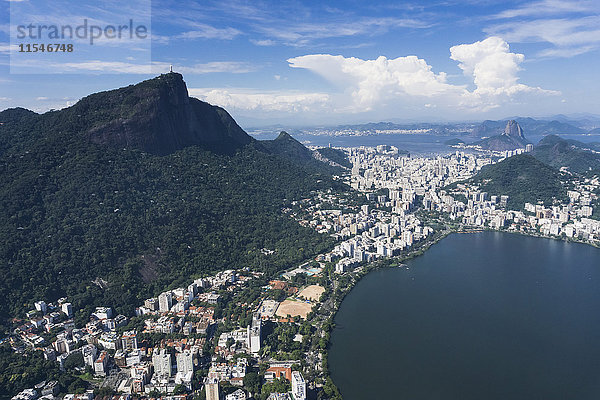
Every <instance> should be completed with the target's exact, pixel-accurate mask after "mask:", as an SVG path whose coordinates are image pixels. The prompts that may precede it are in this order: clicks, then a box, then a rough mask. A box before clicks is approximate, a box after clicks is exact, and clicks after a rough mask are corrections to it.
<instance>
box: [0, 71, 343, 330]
mask: <svg viewBox="0 0 600 400" xmlns="http://www.w3.org/2000/svg"><path fill="white" fill-rule="evenodd" d="M154 83H156V82H154ZM154 83H153V84H154ZM145 84H146V85H147V83H145ZM158 84H160V82H159V83H158ZM124 90H125V93H129V92H131V91H132V89H131V87H130V88H125V89H124ZM159 92H161V90H159ZM117 95H118V93H112V94H111V98H118V96H117ZM167 95H168V91H167ZM89 98H92V99H94V97H92V96H90V97H89ZM89 98H88V100H86V101H87V102H88V103H89V101H90V100H89ZM98 98H99V99H104V98H105V96H99V97H98ZM124 98H129V97H127V96H125V97H124ZM168 100H169V99H166V102H167V103H168ZM162 102H165V100H164V99H163V100H160V101H157V102H156V103H157V104H160V103H162ZM105 107H121V105H120V104H107V103H104V102H100V103H98V104H96V105H94V104H86V109H87V110H90V111H89V112H94V111H93V110H98V111H97V112H96V117H95V118H94V123H93V125H94V126H96V127H98V126H107V125H108V126H113V125H114V124H113V123H112V122H111V120H110V119H111V118H113V116H114V115H115V113H114V112H110V111H102V112H101V109H102V108H105ZM80 109H81V108H78V106H77V105H75V106H73V108H71V109H66V110H63V111H58V112H51V113H47V114H44V115H37V114H34V113H30V112H27V111H25V110H8V111H4V112H3V113H0V122H3V124H2V125H0V152H1V154H0V183H1V186H0V210H1V211H0V243H2V246H0V266H1V268H2V275H3V280H2V282H1V283H0V309H1V317H2V319H3V320H4V321H5V320H6V318H7V317H9V316H15V315H22V313H23V312H24V311H26V310H28V309H31V307H32V304H33V302H34V301H37V300H40V299H46V300H54V299H56V298H58V297H61V296H63V295H67V296H69V298H70V299H71V301H72V302H73V303H74V306H75V309H76V310H79V309H84V308H87V310H86V312H89V310H90V308H91V307H92V306H96V305H100V304H105V305H108V306H113V307H116V309H117V311H120V312H127V313H130V312H131V311H132V308H133V307H134V306H136V305H138V304H139V303H140V300H141V299H143V298H145V297H147V296H150V295H152V294H155V293H156V292H157V291H159V290H163V289H164V288H165V287H167V286H173V285H178V284H180V283H182V282H184V281H185V280H188V279H189V278H190V277H191V276H193V275H201V274H205V273H209V272H211V271H216V270H220V269H225V268H239V267H246V266H248V267H251V268H258V269H261V270H265V271H271V272H272V271H275V270H279V269H282V268H286V267H289V266H291V265H293V264H294V263H298V262H300V261H301V260H303V259H306V258H307V257H310V256H312V255H314V254H317V253H318V252H320V251H322V250H323V249H324V248H326V247H328V246H330V245H331V243H332V240H331V239H330V238H329V237H328V236H326V235H319V234H317V233H315V232H314V231H313V230H312V229H310V228H304V227H301V226H299V225H298V224H297V223H296V222H295V221H293V220H290V219H288V217H285V216H284V215H283V214H282V213H281V207H282V206H283V205H284V204H287V203H288V202H289V201H291V200H292V199H299V198H302V197H304V196H307V195H308V194H309V193H310V191H311V190H317V189H319V188H322V189H324V188H331V187H334V188H337V189H341V190H343V188H344V187H343V185H342V184H339V183H336V182H335V181H333V180H332V179H331V176H330V175H328V174H327V173H326V172H321V171H319V170H317V169H315V168H310V169H305V168H302V167H301V166H299V165H297V164H294V163H292V162H291V161H290V160H288V159H286V158H283V157H280V156H278V155H277V154H272V153H269V152H266V151H265V150H264V149H263V148H262V146H261V145H260V144H259V143H258V142H256V141H255V140H253V139H251V138H250V139H249V140H248V142H249V144H246V145H245V146H241V147H240V145H239V144H240V142H243V140H242V141H240V140H239V136H238V137H236V139H235V141H234V143H233V145H232V148H231V149H230V151H221V150H223V144H227V143H230V142H231V139H226V140H223V141H221V140H219V141H217V142H218V143H219V144H220V145H219V150H220V151H218V152H214V151H211V149H210V147H209V146H208V148H207V146H202V144H200V145H194V144H193V143H192V144H189V143H187V144H186V145H185V146H184V145H182V146H181V147H182V149H181V150H178V151H173V152H169V154H166V155H155V154H151V153H149V152H146V151H144V148H143V147H142V148H141V149H140V148H139V143H140V141H139V140H138V141H134V142H132V143H133V145H132V146H125V147H123V146H116V145H115V143H114V142H112V141H109V142H108V143H99V142H98V141H96V140H91V139H90V136H89V134H88V133H89V129H90V124H88V123H83V122H81V121H80V120H79V119H78V118H77V117H76V115H77V114H76V111H77V110H80ZM101 115H105V116H106V118H107V119H104V118H105V117H101ZM119 115H120V114H119ZM140 115H141V114H139V113H138V117H139V116H140ZM229 118H230V117H229ZM196 128H198V127H196ZM196 131H197V132H202V130H201V129H199V128H198V129H196ZM157 132H158V131H157ZM242 132H243V131H242ZM159 133H160V132H159ZM140 134H143V131H139V132H136V135H138V139H143V137H139V135H140ZM155 134H156V132H155ZM244 134H245V132H244ZM154 139H157V137H156V136H154ZM200 139H201V138H200ZM157 140H159V142H160V137H158V139H157ZM244 140H245V139H244ZM173 143H179V142H173ZM225 150H227V149H225ZM159 153H160V152H159ZM262 248H268V249H272V250H275V253H274V254H272V255H269V256H265V255H263V254H261V252H260V250H261V249H262ZM96 278H101V279H103V280H105V281H107V282H108V284H107V285H97V284H95V283H93V282H92V281H94V280H96ZM97 282H98V281H97ZM101 286H104V287H101ZM81 315H86V314H85V313H81Z"/></svg>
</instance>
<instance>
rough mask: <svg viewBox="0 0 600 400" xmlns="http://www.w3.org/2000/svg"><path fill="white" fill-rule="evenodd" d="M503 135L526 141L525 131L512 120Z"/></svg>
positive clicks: (507, 124)
mask: <svg viewBox="0 0 600 400" xmlns="http://www.w3.org/2000/svg"><path fill="white" fill-rule="evenodd" d="M502 134H503V135H506V136H509V137H512V138H516V139H520V140H525V136H523V129H522V128H521V126H520V125H519V124H518V123H517V121H515V120H514V119H511V120H510V121H508V122H507V123H506V127H505V128H504V132H503V133H502Z"/></svg>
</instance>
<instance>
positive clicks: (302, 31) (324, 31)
mask: <svg viewBox="0 0 600 400" xmlns="http://www.w3.org/2000/svg"><path fill="white" fill-rule="evenodd" d="M427 27H429V24H428V23H425V22H423V21H420V20H417V19H411V18H393V17H384V18H359V19H354V20H347V19H344V20H340V21H337V20H333V21H327V22H324V23H313V22H303V23H288V22H287V21H286V23H285V24H283V25H275V26H271V25H264V24H261V25H257V26H256V27H255V29H256V30H257V31H259V32H262V33H263V34H264V35H266V36H268V37H270V38H272V39H268V40H269V42H266V41H263V42H265V43H271V42H273V43H283V44H285V45H289V46H306V45H308V44H310V43H312V42H313V41H314V40H316V39H327V38H339V37H351V36H356V35H363V34H364V35H377V34H382V33H385V32H388V31H390V30H392V29H399V28H427ZM255 44H256V43H255Z"/></svg>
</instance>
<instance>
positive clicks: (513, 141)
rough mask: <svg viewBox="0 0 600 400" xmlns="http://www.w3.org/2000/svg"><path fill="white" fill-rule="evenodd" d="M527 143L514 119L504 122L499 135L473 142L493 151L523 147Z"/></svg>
mask: <svg viewBox="0 0 600 400" xmlns="http://www.w3.org/2000/svg"><path fill="white" fill-rule="evenodd" d="M527 143H529V142H528V141H527V139H526V138H525V135H523V129H522V128H521V126H520V125H519V124H518V123H517V121H515V120H510V121H508V122H507V123H506V127H505V128H504V132H502V134H500V135H494V136H491V137H489V138H486V139H483V140H480V141H478V142H475V143H474V144H476V145H479V146H480V147H481V148H483V149H486V150H493V151H505V150H514V149H518V148H523V147H525V145H526V144H527Z"/></svg>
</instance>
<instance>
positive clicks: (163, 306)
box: [158, 292, 173, 312]
mask: <svg viewBox="0 0 600 400" xmlns="http://www.w3.org/2000/svg"><path fill="white" fill-rule="evenodd" d="M172 306H173V295H172V294H171V292H164V293H161V294H160V296H158V310H159V311H160V312H169V311H170V310H171V307H172Z"/></svg>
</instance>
